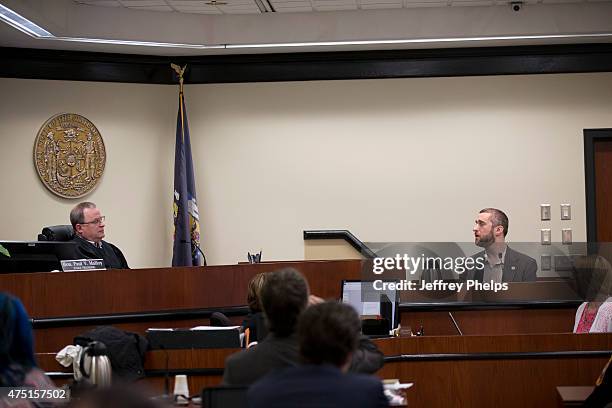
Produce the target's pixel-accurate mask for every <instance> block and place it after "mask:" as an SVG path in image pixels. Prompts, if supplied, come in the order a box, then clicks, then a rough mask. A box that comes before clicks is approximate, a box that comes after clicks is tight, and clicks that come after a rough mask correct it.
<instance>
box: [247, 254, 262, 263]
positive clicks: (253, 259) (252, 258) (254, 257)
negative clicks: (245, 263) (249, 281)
mask: <svg viewBox="0 0 612 408" xmlns="http://www.w3.org/2000/svg"><path fill="white" fill-rule="evenodd" d="M247 258H248V259H249V263H250V264H256V263H260V262H261V251H259V253H258V254H251V253H250V252H247Z"/></svg>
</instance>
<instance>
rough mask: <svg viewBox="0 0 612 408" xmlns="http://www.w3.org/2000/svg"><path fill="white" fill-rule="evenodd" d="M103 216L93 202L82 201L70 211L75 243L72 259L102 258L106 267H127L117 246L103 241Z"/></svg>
mask: <svg viewBox="0 0 612 408" xmlns="http://www.w3.org/2000/svg"><path fill="white" fill-rule="evenodd" d="M105 218H106V217H104V216H103V215H102V213H101V212H100V209H99V208H97V207H96V205H95V204H94V203H90V202H87V201H86V202H82V203H79V204H77V205H76V206H75V207H74V208H73V209H72V211H70V223H71V224H72V228H73V229H74V235H75V236H74V238H73V239H72V240H73V242H75V243H76V250H75V254H74V255H73V256H74V259H102V260H103V261H104V266H105V267H106V269H128V268H129V266H128V263H127V261H126V260H125V257H124V256H123V253H122V252H121V250H120V249H119V248H117V247H116V246H115V245H113V244H111V243H110V242H106V241H103V240H102V238H104V227H105V226H106V224H105V223H104V221H105Z"/></svg>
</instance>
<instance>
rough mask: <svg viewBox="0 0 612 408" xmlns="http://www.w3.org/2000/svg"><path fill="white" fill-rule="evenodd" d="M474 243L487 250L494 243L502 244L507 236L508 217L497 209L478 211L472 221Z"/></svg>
mask: <svg viewBox="0 0 612 408" xmlns="http://www.w3.org/2000/svg"><path fill="white" fill-rule="evenodd" d="M472 231H473V232H474V243H475V244H476V245H478V246H480V247H483V248H487V247H489V246H490V245H491V244H493V243H495V242H504V241H505V238H506V235H507V234H508V216H507V215H506V214H505V213H504V212H503V211H501V210H498V209H497V208H484V209H482V210H480V212H479V213H478V216H477V218H476V221H474V228H472Z"/></svg>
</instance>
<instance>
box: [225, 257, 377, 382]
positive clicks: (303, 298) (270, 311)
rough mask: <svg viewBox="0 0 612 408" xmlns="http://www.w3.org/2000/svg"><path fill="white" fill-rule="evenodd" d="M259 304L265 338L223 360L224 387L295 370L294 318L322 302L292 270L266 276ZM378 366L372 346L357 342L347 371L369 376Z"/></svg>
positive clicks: (296, 342) (296, 272) (296, 346)
mask: <svg viewBox="0 0 612 408" xmlns="http://www.w3.org/2000/svg"><path fill="white" fill-rule="evenodd" d="M259 301H260V303H261V306H262V308H263V312H264V315H265V320H266V324H267V326H268V330H269V332H268V335H267V336H266V337H265V338H264V340H263V341H261V342H259V343H258V344H257V345H255V346H253V347H251V348H249V349H247V350H244V351H241V352H239V353H236V354H232V355H231V356H229V357H228V358H227V359H226V361H225V369H224V371H223V383H224V384H226V385H250V384H252V383H254V382H255V381H257V380H259V379H260V378H262V377H264V376H265V375H266V374H268V373H269V372H271V371H273V370H275V369H280V368H285V367H292V366H297V365H298V364H299V363H300V354H299V351H298V340H297V334H296V332H295V330H296V327H297V322H298V318H299V316H300V315H301V314H302V312H303V311H304V310H305V309H306V307H307V306H308V304H309V303H310V304H314V303H318V302H322V300H321V299H319V298H317V297H316V296H312V295H309V290H308V284H307V283H306V280H305V279H304V277H303V276H302V275H301V274H300V273H299V272H298V271H296V270H295V269H292V268H286V269H281V270H280V271H276V272H270V273H268V274H267V276H266V279H265V282H264V284H263V286H262V288H261V291H260V299H259ZM382 365H383V355H382V353H381V352H380V351H379V350H378V348H377V347H376V345H374V344H373V343H372V342H371V341H370V340H368V339H367V338H361V339H360V340H359V349H358V350H357V351H356V352H355V353H354V355H353V358H352V360H351V367H350V369H351V371H355V372H366V373H373V372H375V371H376V370H378V369H379V368H380V367H382Z"/></svg>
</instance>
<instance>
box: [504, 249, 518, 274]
mask: <svg viewBox="0 0 612 408" xmlns="http://www.w3.org/2000/svg"><path fill="white" fill-rule="evenodd" d="M517 262H518V261H517V259H516V256H515V253H514V251H513V250H512V249H510V247H506V257H505V258H504V272H503V277H502V282H514V281H515V280H516V276H515V275H516V272H517V271H518V265H517Z"/></svg>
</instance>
